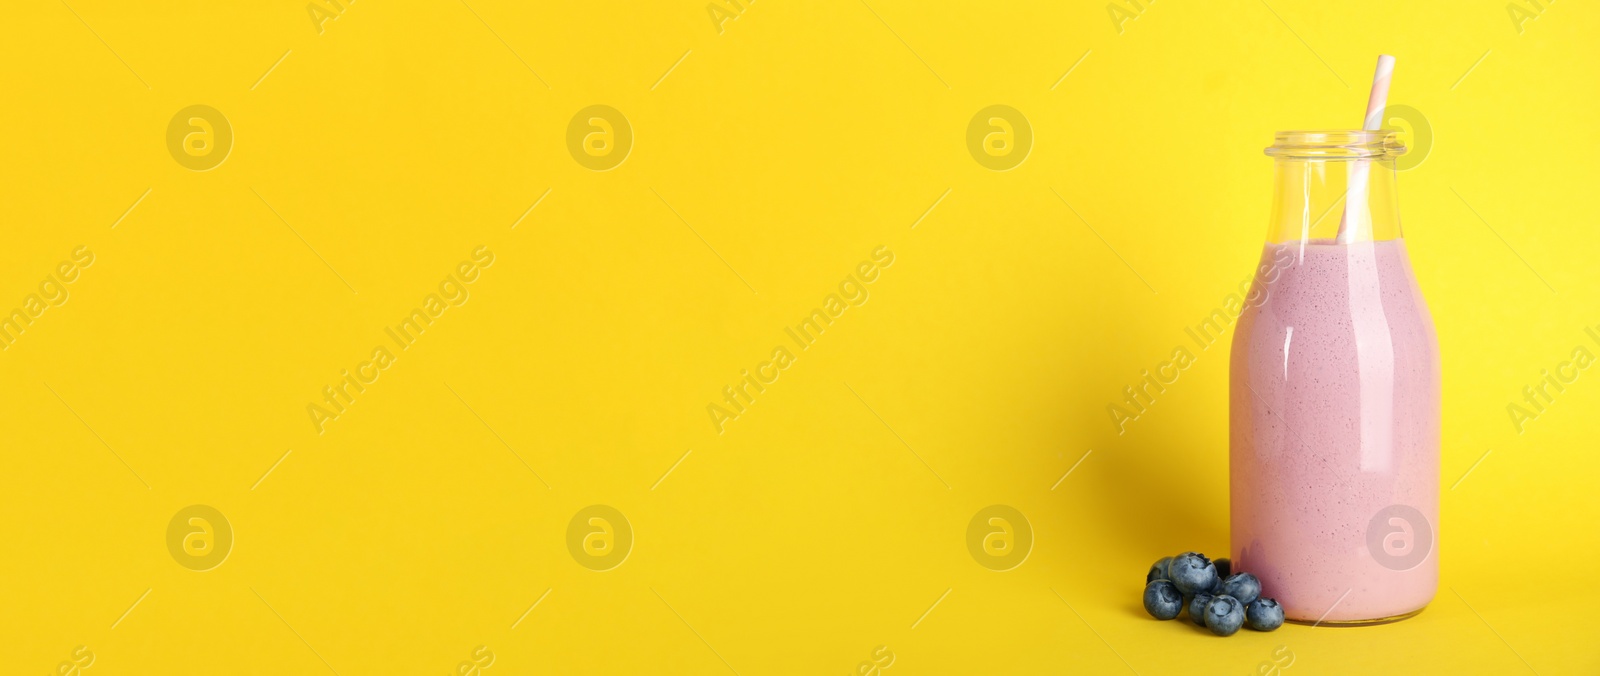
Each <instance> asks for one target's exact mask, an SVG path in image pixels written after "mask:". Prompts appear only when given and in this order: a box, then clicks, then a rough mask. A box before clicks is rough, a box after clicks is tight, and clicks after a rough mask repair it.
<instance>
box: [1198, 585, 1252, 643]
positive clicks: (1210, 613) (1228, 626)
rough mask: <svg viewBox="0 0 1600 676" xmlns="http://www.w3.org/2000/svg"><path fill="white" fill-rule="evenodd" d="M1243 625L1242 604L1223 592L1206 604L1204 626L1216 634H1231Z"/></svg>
mask: <svg viewBox="0 0 1600 676" xmlns="http://www.w3.org/2000/svg"><path fill="white" fill-rule="evenodd" d="M1243 625H1244V604H1243V603H1240V602H1239V599H1236V598H1233V597H1232V596H1228V595H1227V594H1223V595H1220V596H1215V597H1212V599H1211V603H1208V604H1206V628H1207V629H1210V630H1211V633H1213V634H1216V635H1218V636H1232V635H1233V633H1234V632H1236V631H1239V627H1241V626H1243Z"/></svg>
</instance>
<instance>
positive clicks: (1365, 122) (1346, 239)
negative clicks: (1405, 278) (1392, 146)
mask: <svg viewBox="0 0 1600 676" xmlns="http://www.w3.org/2000/svg"><path fill="white" fill-rule="evenodd" d="M1393 76H1394V57H1392V56H1389V55H1388V54H1379V55H1378V68H1377V70H1375V71H1373V73H1372V94H1371V95H1370V96H1368V97H1367V115H1366V117H1365V118H1362V120H1361V128H1362V129H1364V130H1366V131H1377V130H1379V129H1381V128H1383V109H1384V107H1385V106H1387V105H1388V102H1389V80H1390V79H1391V78H1392V77H1393ZM1370 169H1371V166H1370V165H1368V164H1367V163H1366V162H1361V161H1358V162H1356V164H1355V166H1353V167H1351V168H1350V187H1349V190H1348V197H1347V199H1346V200H1345V203H1344V215H1343V216H1341V217H1340V219H1339V235H1338V241H1339V242H1340V243H1341V244H1349V243H1350V242H1351V241H1353V240H1354V239H1355V237H1356V234H1357V233H1356V230H1358V229H1360V230H1364V231H1370V230H1371V229H1372V222H1371V220H1370V218H1362V219H1358V217H1359V216H1363V215H1366V211H1367V174H1368V172H1369V171H1370ZM1349 223H1357V224H1358V225H1356V226H1355V227H1346V225H1347V224H1349ZM1365 234H1367V236H1369V237H1370V236H1371V233H1370V232H1366V233H1365Z"/></svg>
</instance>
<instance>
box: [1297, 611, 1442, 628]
mask: <svg viewBox="0 0 1600 676" xmlns="http://www.w3.org/2000/svg"><path fill="white" fill-rule="evenodd" d="M1427 609H1428V607H1427V606H1423V607H1421V608H1418V609H1416V610H1413V611H1411V612H1409V613H1402V614H1400V615H1391V616H1389V617H1378V618H1373V619H1370V620H1322V621H1320V622H1319V621H1313V620H1293V619H1290V620H1285V621H1287V622H1292V623H1294V624H1303V625H1306V626H1308V627H1322V626H1326V627H1366V626H1371V625H1375V624H1389V623H1391V622H1399V621H1400V620H1406V619H1410V618H1413V617H1416V616H1417V615H1419V614H1421V613H1422V611H1424V610H1427Z"/></svg>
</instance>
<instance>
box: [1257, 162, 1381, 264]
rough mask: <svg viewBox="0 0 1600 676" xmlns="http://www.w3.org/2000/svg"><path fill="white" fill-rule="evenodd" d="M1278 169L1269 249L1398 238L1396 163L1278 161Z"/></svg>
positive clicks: (1269, 234)
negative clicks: (1322, 242)
mask: <svg viewBox="0 0 1600 676" xmlns="http://www.w3.org/2000/svg"><path fill="white" fill-rule="evenodd" d="M1274 164H1275V165H1276V166H1275V168H1274V176H1275V178H1274V187H1273V197H1272V213H1271V215H1270V216H1269V219H1268V225H1267V241H1268V242H1269V243H1276V244H1283V243H1288V242H1307V241H1330V242H1339V243H1346V244H1349V243H1355V242H1371V241H1382V240H1391V239H1399V238H1400V236H1401V234H1400V202H1399V195H1398V193H1397V191H1396V186H1395V168H1394V160H1393V158H1386V157H1378V158H1373V159H1365V158H1361V159H1358V158H1338V159H1330V158H1321V157H1316V158H1313V157H1299V156H1284V155H1280V156H1278V157H1277V159H1276V161H1275V162H1274Z"/></svg>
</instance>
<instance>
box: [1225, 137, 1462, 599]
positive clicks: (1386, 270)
mask: <svg viewBox="0 0 1600 676" xmlns="http://www.w3.org/2000/svg"><path fill="white" fill-rule="evenodd" d="M1403 150H1404V149H1403V148H1401V147H1400V146H1399V144H1398V142H1397V141H1396V139H1395V137H1394V136H1393V135H1392V134H1389V133H1387V132H1382V131H1331V132H1280V133H1279V134H1278V137H1277V142H1276V143H1275V144H1274V145H1273V147H1272V148H1269V149H1268V150H1267V154H1268V155H1271V156H1273V157H1274V158H1276V159H1277V162H1276V163H1275V165H1276V170H1277V180H1276V190H1275V191H1274V203H1273V215H1272V220H1271V224H1270V227H1269V229H1268V233H1267V244H1266V247H1265V249H1264V250H1263V252H1262V255H1261V267H1260V268H1259V270H1258V274H1257V275H1256V279H1255V285H1254V287H1253V288H1252V289H1251V291H1250V301H1249V302H1247V303H1246V307H1245V308H1244V311H1243V313H1242V314H1241V315H1240V317H1239V323H1238V327H1237V330H1236V331H1235V333H1234V336H1233V354H1232V362H1231V367H1230V383H1229V473H1230V495H1231V500H1232V504H1231V510H1232V514H1231V526H1232V533H1231V535H1232V541H1233V542H1232V556H1233V566H1234V570H1236V571H1243V572H1248V573H1254V574H1255V575H1256V576H1257V577H1258V578H1260V579H1261V586H1262V594H1263V595H1264V596H1267V597H1271V598H1276V599H1277V600H1278V602H1279V603H1280V604H1282V606H1283V610H1284V615H1285V617H1287V618H1288V619H1289V620H1293V621H1300V622H1320V623H1322V624H1365V623H1374V622H1384V621H1391V620H1396V619H1401V618H1404V617H1409V616H1411V615H1414V614H1416V613H1417V612H1420V611H1421V610H1422V608H1423V607H1424V606H1426V605H1427V604H1428V602H1429V601H1430V600H1432V599H1433V594H1434V591H1435V589H1436V588H1437V586H1438V582H1439V561H1438V540H1439V530H1438V523H1439V409H1440V399H1439V398H1440V388H1439V350H1438V341H1437V339H1436V338H1435V336H1434V331H1433V319H1432V317H1431V316H1429V314H1428V307H1427V305H1426V304H1425V303H1424V302H1423V299H1422V294H1421V292H1420V290H1419V289H1418V287H1417V282H1416V278H1415V277H1414V276H1413V275H1412V271H1411V263H1410V260H1409V258H1408V257H1407V254H1406V245H1405V240H1404V239H1403V238H1402V237H1401V232H1400V213H1399V201H1398V198H1397V197H1396V191H1395V181H1394V157H1395V156H1397V155H1398V154H1400V153H1401V152H1403ZM1319 214H1320V215H1319Z"/></svg>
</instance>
